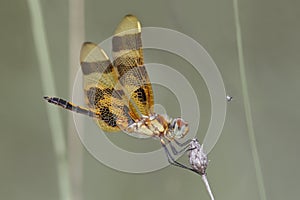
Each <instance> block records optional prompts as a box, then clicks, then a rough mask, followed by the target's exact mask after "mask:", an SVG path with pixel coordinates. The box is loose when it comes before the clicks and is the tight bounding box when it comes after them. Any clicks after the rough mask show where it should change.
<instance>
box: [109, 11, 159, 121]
mask: <svg viewBox="0 0 300 200" xmlns="http://www.w3.org/2000/svg"><path fill="white" fill-rule="evenodd" d="M112 45H113V47H112V49H113V58H114V61H113V63H114V66H115V67H116V68H117V70H118V74H119V81H120V84H121V85H122V86H123V87H124V91H125V92H126V93H127V94H128V98H130V99H131V101H130V110H131V111H132V112H133V113H134V115H135V116H132V117H133V118H135V119H136V117H137V116H139V117H138V119H139V118H140V114H142V115H147V116H149V115H150V114H152V113H153V104H154V100H153V91H152V86H151V83H150V79H149V77H148V74H147V71H146V68H145V66H144V57H143V49H142V40H141V25H140V22H139V21H138V19H137V18H136V17H135V16H133V15H127V16H125V17H124V19H123V20H122V21H121V23H120V24H119V26H118V27H117V29H116V31H115V35H114V37H113V41H112ZM136 108H137V109H138V111H137V110H136Z"/></svg>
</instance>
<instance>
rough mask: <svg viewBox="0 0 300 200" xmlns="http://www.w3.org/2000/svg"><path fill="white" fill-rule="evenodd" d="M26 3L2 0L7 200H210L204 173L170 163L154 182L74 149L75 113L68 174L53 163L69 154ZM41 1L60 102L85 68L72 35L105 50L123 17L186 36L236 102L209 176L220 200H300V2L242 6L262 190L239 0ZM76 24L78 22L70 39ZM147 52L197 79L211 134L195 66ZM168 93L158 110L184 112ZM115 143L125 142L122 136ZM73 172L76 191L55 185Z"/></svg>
mask: <svg viewBox="0 0 300 200" xmlns="http://www.w3.org/2000/svg"><path fill="white" fill-rule="evenodd" d="M28 2H29V1H25V0H15V1H5V0H2V1H1V2H0V15H1V17H0V23H1V28H0V34H1V35H0V36H1V37H0V40H1V48H0V53H1V54H0V55H1V59H0V66H1V74H0V76H1V77H0V87H1V104H0V105H1V112H0V119H1V128H0V129H1V135H0V137H1V138H0V159H1V164H0V199H7V200H8V199H9V200H15V199H23V200H27V199H28V200H29V199H30V200H32V199H43V200H50V199H61V197H64V199H61V200H65V199H68V198H69V199H78V200H80V199H88V200H96V199H145V200H146V199H149V200H150V199H151V200H152V199H174V200H175V199H186V198H188V199H209V197H208V195H207V193H206V191H205V189H204V185H203V184H202V182H201V180H200V177H199V176H195V175H194V174H192V173H191V172H188V171H185V170H181V169H178V168H175V167H167V168H164V169H162V170H159V171H155V172H152V173H147V174H127V173H122V172H118V171H116V170H113V169H110V168H108V167H106V166H105V165H103V164H101V163H100V162H98V161H97V160H96V159H94V158H93V157H92V156H91V155H90V154H89V153H88V152H87V151H86V150H85V148H84V147H83V146H82V145H81V144H80V143H79V142H78V137H77V135H76V132H75V131H74V128H73V127H72V126H73V125H72V114H70V113H69V112H66V111H64V110H62V109H60V110H59V114H60V117H61V121H62V128H63V129H62V130H63V133H64V134H65V135H64V139H65V142H66V145H67V149H66V151H67V153H66V156H67V158H68V159H69V160H70V166H69V168H68V169H69V172H68V171H65V173H63V174H61V172H64V169H67V168H64V166H62V168H59V167H58V163H61V162H62V163H64V162H65V157H64V155H63V156H58V157H57V155H56V154H55V148H54V143H55V142H54V141H53V139H52V138H53V137H52V133H51V130H56V128H57V127H51V126H50V124H49V115H47V110H49V109H50V110H51V109H55V108H54V107H53V106H50V105H48V104H46V103H45V102H44V101H43V100H42V96H44V95H46V94H45V91H44V89H43V86H42V85H43V80H42V77H41V71H40V69H41V68H40V67H39V66H40V63H39V60H38V55H37V51H36V47H35V43H34V41H35V40H34V36H33V26H32V21H31V18H30V16H31V10H30V9H29V4H28ZM39 2H40V4H41V11H42V17H43V18H42V20H43V25H44V28H45V30H46V39H47V42H48V50H49V56H50V61H51V64H52V65H51V71H52V72H53V76H54V83H55V87H56V94H47V95H56V96H60V97H64V98H68V99H70V96H71V92H70V91H71V90H70V88H72V84H71V83H72V81H73V80H72V79H73V78H72V74H73V75H74V69H75V70H77V67H78V65H77V66H74V65H72V67H70V66H69V65H70V61H72V60H73V61H72V62H75V63H76V62H78V52H79V47H80V46H78V48H74V45H73V43H72V40H71V38H72V37H74V35H75V36H76V35H77V34H78V35H79V36H78V38H80V35H82V37H83V34H84V33H85V39H84V38H82V41H79V42H80V43H81V42H83V41H84V40H89V41H95V42H97V43H98V42H101V41H102V40H104V39H106V38H108V37H110V36H111V34H112V33H113V31H114V28H115V27H116V25H117V24H118V23H119V21H120V20H121V19H122V17H123V16H124V15H126V14H128V13H132V14H135V15H136V16H138V17H139V19H140V20H141V22H142V24H143V26H157V27H165V28H170V29H174V30H177V31H180V32H182V33H185V34H187V35H189V36H190V37H192V38H194V39H195V40H196V41H198V42H199V43H200V44H202V45H203V46H204V48H205V49H206V50H207V51H208V52H209V54H210V55H211V57H212V58H213V60H214V61H215V62H216V64H217V66H218V67H219V70H220V72H221V74H222V76H223V80H224V83H225V86H226V89H227V92H228V93H229V94H230V95H232V96H234V101H233V102H231V103H230V104H229V105H228V108H227V118H226V123H225V126H224V129H223V133H222V135H221V137H220V139H219V141H218V143H217V145H216V146H215V148H214V149H213V151H212V152H211V153H210V154H209V159H210V160H211V162H210V166H209V168H208V178H209V181H210V184H211V187H212V190H213V192H214V195H215V197H216V199H223V200H227V199H228V200H232V199H244V200H247V199H249V200H253V199H262V200H264V199H272V200H282V199H299V196H300V195H299V180H300V173H299V168H300V159H299V141H300V134H299V120H300V104H299V99H300V92H299V86H300V79H299V75H300V65H299V64H300V58H299V52H300V39H299V35H300V24H299V19H300V12H299V8H300V2H299V1H292V0H288V1H279V0H275V1H274V0H273V1H271V0H267V1H258V0H248V1H240V2H238V3H239V7H238V11H239V18H240V25H241V35H242V42H243V51H244V54H243V56H244V63H245V68H246V70H245V73H246V80H247V84H248V93H249V101H250V105H251V113H252V120H253V130H254V134H255V141H256V147H257V148H256V151H257V153H258V156H259V161H260V166H259V167H260V168H261V172H262V176H259V177H260V179H261V180H263V185H261V184H258V181H257V178H256V172H257V171H256V170H255V165H254V159H253V154H252V150H251V146H252V147H253V145H254V144H253V142H251V140H250V139H249V133H248V132H249V127H247V123H246V117H245V107H244V96H243V89H242V81H241V76H240V65H239V60H238V49H237V35H236V23H235V17H234V9H233V8H234V7H233V1H217V0H211V1H203V0H201V1H179V0H174V1H171V0H165V1H158V0H152V1H137V0H133V1H128V0H124V1H114V0H110V1H107V0H106V1H96V0H86V1H83V0H82V1H77V0H74V1H71V0H70V1H61V0H52V1H46V0H43V1H39ZM78 2H79V3H78ZM80 2H81V3H80ZM81 4H82V5H83V6H80V5H81ZM76 5H79V6H77V8H76ZM76 9H78V10H79V11H80V10H82V11H84V12H82V17H81V18H80V19H77V18H75V17H72V16H74V15H75V16H76V14H79V13H77V10H76ZM79 11H78V12H79ZM72 13H73V15H72ZM74 13H75V14H74ZM70 16H71V17H70ZM79 16H80V14H79ZM80 20H83V22H84V23H83V25H84V26H83V28H81V29H80V27H77V28H78V30H81V31H76V22H77V21H78V23H79V22H80ZM70 24H73V26H74V24H75V29H74V30H75V31H74V30H73V29H71V27H72V26H71V25H70ZM70 41H71V42H70ZM72 45H73V46H72ZM70 48H71V50H70ZM148 53H149V59H150V58H152V56H153V57H155V58H153V59H157V60H156V61H157V62H158V61H161V62H165V64H168V65H170V66H172V65H174V68H176V67H177V68H178V69H179V68H180V70H181V71H180V72H182V73H183V74H184V75H185V76H186V78H187V79H189V80H190V81H191V84H192V85H193V87H195V88H196V91H197V95H198V96H199V98H200V99H201V98H203V101H201V102H202V103H200V105H201V106H202V107H200V108H201V111H203V113H204V114H202V113H201V117H202V119H203V120H204V121H203V127H204V128H203V129H204V130H205V127H207V123H208V121H209V109H208V108H207V107H209V106H210V105H209V101H208V103H206V102H207V98H208V94H207V92H205V93H204V94H203V95H202V94H201V90H202V88H204V89H203V90H205V86H203V82H201V77H198V78H197V79H195V77H192V76H193V73H192V71H188V70H189V69H192V68H191V67H189V68H187V69H184V68H183V67H182V64H181V63H184V61H181V62H177V61H176V62H175V61H173V60H172V58H173V57H172V58H170V59H168V57H170V55H166V54H160V53H157V52H153V53H151V51H149V52H148ZM70 56H71V57H70ZM146 56H147V54H146ZM74 58H75V59H77V60H75V61H74ZM180 64H181V65H180ZM72 70H73V71H72ZM197 80H199V81H200V82H201V84H199V83H198V84H197ZM161 91H163V90H160V88H159V87H157V91H156V94H159V97H156V98H160V99H161V102H162V104H165V106H166V107H171V108H172V106H173V105H177V104H176V103H177V102H173V103H172V102H170V101H169V100H168V98H167V95H168V92H161ZM244 92H245V91H244ZM164 95H166V96H165V97H164ZM203 102H204V103H203ZM205 106H206V107H205ZM203 107H204V108H203ZM206 113H208V115H206ZM202 115H203V116H202ZM201 123H202V122H201ZM68 132H69V134H68ZM202 132H203V131H202ZM71 137H73V138H71ZM112 137H113V139H114V140H118V135H114V136H112ZM120 138H122V136H120ZM199 138H200V139H201V138H203V135H201V134H200V135H199ZM120 140H121V139H120ZM62 141H63V140H62ZM132 141H134V142H132ZM132 141H129V143H130V146H131V145H132V144H133V143H138V142H136V141H137V140H136V139H132ZM121 143H122V141H121ZM121 145H122V144H121ZM123 145H124V146H126V145H127V146H128V144H126V143H125V144H123ZM137 145H138V144H137ZM145 145H146V144H145ZM140 148H142V147H140ZM69 173H70V177H71V178H70V180H71V181H70V183H71V184H70V185H69V186H70V187H71V190H68V184H67V182H65V183H64V184H62V185H61V184H59V183H60V182H61V181H62V180H64V178H68V174H69ZM259 191H265V192H263V193H260V192H259ZM62 194H63V195H62ZM264 194H265V197H264ZM71 196H73V197H71Z"/></svg>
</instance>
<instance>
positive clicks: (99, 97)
mask: <svg viewBox="0 0 300 200" xmlns="http://www.w3.org/2000/svg"><path fill="white" fill-rule="evenodd" d="M80 64H81V69H82V72H83V75H84V94H85V101H86V104H87V105H88V107H89V108H90V109H91V110H94V111H96V112H99V113H100V115H99V118H98V119H96V122H97V124H98V125H99V126H100V128H101V129H103V130H104V131H108V132H115V131H119V130H120V128H119V127H118V125H119V124H117V123H118V121H120V122H122V124H121V125H122V126H124V127H127V126H128V125H130V124H131V123H133V121H132V118H131V117H130V112H129V106H128V104H127V105H126V104H125V103H126V102H128V100H126V96H125V95H124V91H123V90H122V89H117V88H115V86H116V83H117V81H118V74H117V71H116V69H115V67H114V66H113V65H112V63H111V62H110V60H109V58H108V57H107V55H106V54H105V52H104V51H103V50H102V49H101V48H99V47H98V46H97V45H96V44H94V43H91V42H86V43H84V44H83V45H82V48H81V52H80Z"/></svg>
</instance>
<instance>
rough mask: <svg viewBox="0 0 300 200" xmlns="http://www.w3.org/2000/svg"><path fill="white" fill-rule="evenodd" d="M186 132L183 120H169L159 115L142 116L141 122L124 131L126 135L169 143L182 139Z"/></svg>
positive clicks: (185, 124) (186, 127) (165, 116)
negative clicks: (135, 135)
mask: <svg viewBox="0 0 300 200" xmlns="http://www.w3.org/2000/svg"><path fill="white" fill-rule="evenodd" d="M188 130H189V129H188V124H187V123H186V122H185V121H184V120H183V119H181V118H175V119H171V118H170V117H168V116H167V115H159V114H153V115H151V116H142V118H141V120H139V121H136V122H135V123H133V124H131V125H130V126H128V127H127V128H126V129H125V131H126V132H128V133H137V134H143V135H147V136H151V137H158V138H166V139H167V140H169V141H171V140H174V139H180V138H182V137H184V136H185V135H186V134H187V133H188Z"/></svg>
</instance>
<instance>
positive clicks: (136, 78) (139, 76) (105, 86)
mask: <svg viewBox="0 0 300 200" xmlns="http://www.w3.org/2000/svg"><path fill="white" fill-rule="evenodd" d="M112 56H113V62H111V61H110V60H109V58H108V56H107V55H106V54H105V52H104V51H103V50H102V49H101V48H100V47H99V46H97V45H96V44H94V43H91V42H85V43H84V44H83V45H82V48H81V52H80V64H81V70H82V72H83V76H84V95H85V102H86V104H87V107H81V106H77V105H75V104H73V103H71V102H69V101H66V100H64V99H61V98H58V97H48V96H45V97H44V99H45V100H47V101H48V102H49V103H51V104H55V105H58V106H61V107H63V108H64V109H67V110H70V111H73V112H76V113H81V114H84V115H87V116H89V117H91V118H93V119H94V120H95V121H96V123H97V124H98V126H99V127H100V128H101V129H102V130H104V131H106V132H117V131H120V130H123V131H125V132H127V133H129V134H130V133H137V134H143V135H147V136H151V137H154V138H158V139H159V140H160V142H161V144H162V146H163V147H164V149H165V151H166V153H167V156H168V161H169V162H170V163H171V164H173V165H176V166H180V167H184V168H186V167H185V166H184V165H182V164H180V163H178V162H177V161H175V159H173V157H172V155H171V154H170V152H169V151H168V149H167V148H166V143H169V142H171V141H174V140H175V141H176V139H180V138H183V137H184V136H185V135H186V134H187V133H188V130H189V128H188V124H187V122H185V121H184V120H183V119H181V118H175V119H171V118H170V117H167V116H163V115H160V114H156V113H154V99H153V91H152V86H151V83H150V79H149V77H148V74H147V71H146V68H145V66H144V58H143V49H142V40H141V25H140V22H139V21H138V19H137V18H136V17H135V16H133V15H126V16H125V17H124V18H123V20H122V21H121V23H120V24H119V25H118V27H117V28H116V31H115V33H114V36H113V38H112ZM176 143H177V144H180V143H178V142H176ZM186 144H187V143H186ZM182 146H183V144H182ZM173 150H174V149H173V148H172V151H173ZM173 152H175V153H176V151H173Z"/></svg>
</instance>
